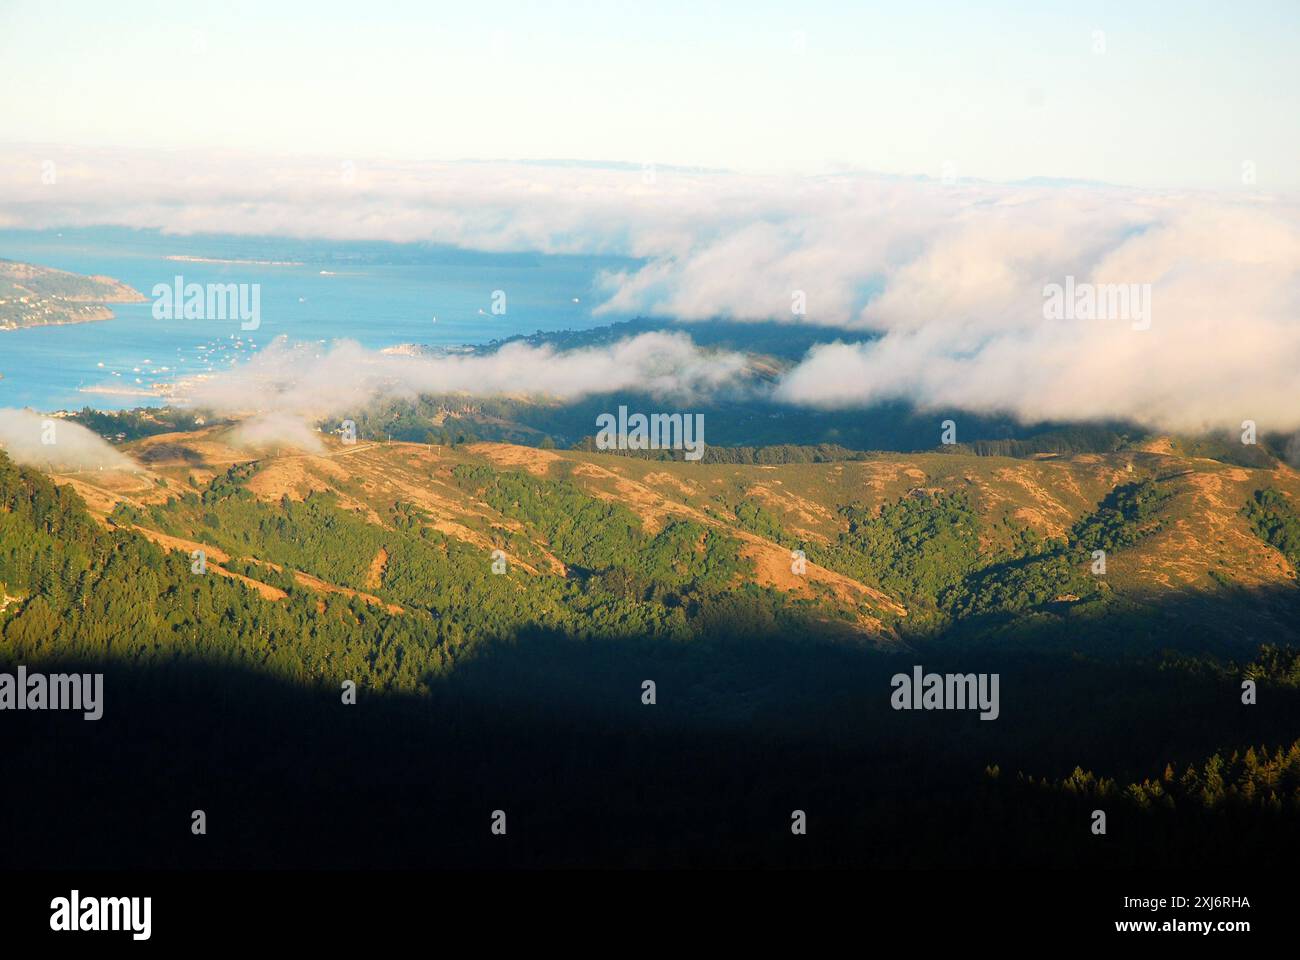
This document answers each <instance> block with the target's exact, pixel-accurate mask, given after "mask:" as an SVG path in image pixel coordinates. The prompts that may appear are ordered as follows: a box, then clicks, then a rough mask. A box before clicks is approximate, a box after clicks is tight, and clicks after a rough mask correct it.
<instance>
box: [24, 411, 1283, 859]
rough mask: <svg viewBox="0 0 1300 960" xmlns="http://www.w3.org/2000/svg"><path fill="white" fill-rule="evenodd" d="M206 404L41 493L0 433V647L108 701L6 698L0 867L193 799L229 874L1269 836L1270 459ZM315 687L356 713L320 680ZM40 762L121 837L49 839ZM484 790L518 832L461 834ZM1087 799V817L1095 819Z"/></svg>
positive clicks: (991, 850) (1279, 542) (104, 852)
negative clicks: (1245, 692) (769, 445)
mask: <svg viewBox="0 0 1300 960" xmlns="http://www.w3.org/2000/svg"><path fill="white" fill-rule="evenodd" d="M236 431H237V427H236V426H232V425H220V426H210V427H205V428H204V429H201V430H197V431H189V432H183V433H170V434H159V435H155V436H152V437H149V438H145V439H140V440H136V441H133V442H132V443H129V444H125V445H123V446H122V447H121V448H120V449H122V450H124V451H125V452H127V453H128V454H129V455H130V456H132V457H133V458H134V460H135V462H136V463H138V464H140V466H139V467H138V469H127V470H119V471H110V470H107V469H106V470H103V471H100V470H94V471H86V472H82V473H77V474H62V475H59V476H57V477H55V478H54V480H55V481H57V483H56V482H51V480H50V479H49V478H47V477H45V476H42V475H41V474H39V473H38V472H36V471H34V470H30V469H26V468H18V467H15V466H14V465H13V464H12V463H11V462H10V461H9V460H8V458H7V456H6V455H4V454H3V453H0V544H2V545H3V547H2V548H0V595H2V596H0V659H3V661H4V662H5V663H6V664H12V663H24V664H28V665H40V664H47V665H60V666H61V667H63V668H66V667H67V666H69V665H72V664H82V665H85V666H86V667H87V668H89V667H91V666H93V667H94V668H95V669H98V670H103V671H105V672H106V675H107V679H106V686H107V689H108V690H109V691H110V695H109V701H108V707H107V710H106V713H105V719H104V720H103V721H102V722H101V723H100V724H98V725H91V726H93V727H94V729H93V730H91V731H89V732H84V730H85V728H84V727H83V726H79V727H75V735H70V736H69V737H68V738H67V740H66V743H63V744H62V745H61V747H60V749H59V750H57V751H56V750H51V749H49V747H48V744H49V739H48V736H45V737H41V736H37V735H35V733H36V732H37V731H38V730H42V729H45V730H47V729H48V728H47V727H46V726H44V724H46V723H47V722H48V718H42V717H39V716H33V715H29V714H24V715H21V716H20V717H18V718H11V720H12V722H9V723H6V724H5V725H3V726H2V727H0V748H3V750H4V751H5V755H6V756H7V757H10V758H11V762H12V763H14V764H15V765H16V768H17V769H21V770H22V771H23V772H24V778H25V780H24V783H25V785H26V788H27V789H26V792H25V793H24V795H23V796H24V798H26V799H27V801H28V802H26V803H25V804H24V805H23V807H22V812H21V814H18V813H17V812H16V811H17V808H15V813H14V814H13V816H14V817H15V818H20V819H21V823H22V825H23V829H21V830H18V831H17V832H16V834H15V836H16V837H17V838H18V839H16V840H15V842H14V843H12V844H10V845H9V847H8V849H7V853H6V857H7V860H6V862H9V863H22V864H37V863H39V864H43V865H45V866H46V867H49V866H50V865H59V864H94V863H103V862H116V863H119V864H121V863H129V864H139V865H155V866H156V865H157V864H159V863H173V864H175V863H184V864H190V865H214V864H216V863H217V862H218V861H217V860H213V859H212V856H214V855H212V854H210V853H209V852H208V851H210V850H212V849H218V848H214V847H210V846H209V845H203V844H197V845H194V844H186V845H182V846H181V847H178V846H177V845H176V844H175V842H174V840H173V839H172V835H171V833H170V832H169V830H170V828H164V826H161V825H164V824H167V823H169V822H171V821H172V820H174V819H175V817H176V811H177V810H181V811H188V810H190V809H192V807H193V806H194V803H195V802H196V800H195V798H198V797H202V802H203V804H204V805H205V808H206V809H208V810H209V811H212V812H214V819H215V818H216V817H219V818H220V820H219V821H218V822H221V823H223V824H224V823H230V822H236V823H237V824H238V826H237V828H236V835H235V836H233V837H231V838H229V839H228V840H223V844H222V845H221V846H220V848H219V850H220V856H219V863H220V864H221V865H225V866H232V865H250V864H254V865H271V864H275V865H279V866H282V867H283V866H286V865H299V866H302V865H315V866H323V865H333V866H336V867H337V866H338V865H339V864H340V863H353V862H355V863H358V864H360V863H366V864H370V865H373V864H375V863H383V864H391V865H404V866H411V865H419V864H422V863H423V864H428V863H438V864H441V865H462V866H474V865H478V866H482V865H484V864H492V863H496V864H513V865H522V866H539V865H606V866H612V865H624V866H625V865H628V864H632V863H636V864H646V865H680V864H681V863H683V862H693V863H700V864H710V865H716V866H745V865H750V866H753V865H769V866H774V865H796V864H799V865H838V866H863V865H868V864H874V865H883V866H918V865H940V866H955V865H956V866H961V865H965V866H971V865H980V864H984V865H987V864H989V863H990V862H996V863H999V864H1003V865H1015V864H1038V865H1050V866H1062V865H1070V864H1088V865H1115V864H1138V863H1144V862H1149V858H1151V857H1152V856H1157V855H1158V856H1159V857H1160V858H1161V859H1160V862H1161V863H1168V864H1177V863H1195V864H1201V865H1204V864H1206V863H1252V864H1259V863H1284V862H1287V861H1289V860H1290V859H1292V858H1293V857H1294V854H1295V851H1296V850H1297V849H1300V836H1297V835H1296V831H1295V829H1294V827H1293V825H1294V823H1295V819H1294V817H1293V816H1290V815H1289V814H1290V812H1291V811H1294V810H1297V809H1300V745H1297V744H1296V743H1295V730H1296V722H1297V718H1298V717H1300V661H1298V660H1297V658H1296V656H1295V653H1294V651H1293V649H1287V648H1288V647H1292V646H1293V642H1294V636H1293V630H1292V628H1291V626H1290V624H1292V623H1294V613H1295V611H1296V605H1295V594H1296V592H1297V591H1296V587H1295V585H1294V583H1293V582H1292V570H1293V565H1294V563H1295V562H1296V560H1297V559H1298V558H1300V515H1297V513H1296V512H1294V511H1293V510H1292V508H1291V505H1292V504H1293V503H1294V502H1295V500H1294V498H1295V496H1296V494H1297V483H1296V477H1295V476H1294V474H1293V473H1292V472H1291V471H1289V470H1287V469H1285V468H1274V469H1270V470H1253V469H1246V468H1241V467H1236V466H1232V465H1225V464H1223V463H1220V462H1217V461H1211V460H1191V459H1188V458H1180V457H1176V456H1173V455H1170V454H1163V453H1154V452H1152V453H1129V454H1114V455H1104V456H1094V455H1082V456H1077V457H1065V458H1049V459H1039V460H1012V459H1007V458H998V457H976V456H972V455H967V454H941V453H931V454H922V455H903V456H900V455H896V454H880V455H874V456H872V457H871V458H869V459H867V460H863V461H853V462H832V463H823V464H787V465H784V466H779V467H778V466H770V465H728V464H681V463H670V462H655V461H643V460H635V459H631V458H626V457H615V456H609V455H603V454H601V455H594V454H589V453H584V452H578V451H543V450H535V449H532V448H524V447H515V446H509V445H503V444H479V443H475V444H465V445H457V446H454V447H448V446H441V447H440V446H425V445H421V444H412V443H364V442H363V443H358V444H356V445H351V446H345V445H343V444H341V443H338V442H337V441H336V440H335V439H334V438H332V437H328V436H322V437H321V446H320V448H319V449H318V450H317V451H315V452H313V453H310V454H308V453H303V452H297V451H290V450H284V451H279V452H277V451H274V450H271V451H262V452H252V451H248V450H245V449H241V448H240V447H239V446H237V445H236V444H235V443H234V442H233V441H235V439H236V438H237V433H236ZM1130 466H1132V469H1131V470H1130V469H1129V467H1130ZM1099 544H1100V545H1102V546H1101V547H1100V548H1101V549H1106V550H1107V551H1108V560H1109V563H1108V569H1107V573H1106V575H1105V577H1104V578H1098V577H1093V576H1092V575H1091V574H1090V573H1089V572H1087V571H1088V563H1089V557H1090V551H1091V549H1093V548H1094V547H1095V546H1097V545H1099ZM798 547H802V548H804V549H806V551H807V555H808V560H809V561H810V562H809V565H808V569H807V572H806V573H804V574H802V575H799V574H795V573H794V572H793V571H792V570H790V567H789V564H788V562H787V560H788V556H789V551H790V550H791V549H795V548H798ZM496 550H500V551H502V552H503V553H504V555H505V559H506V567H505V570H504V572H502V573H500V574H497V573H493V572H492V564H493V560H494V557H493V551H496ZM195 551H202V552H203V553H204V555H205V557H204V559H205V562H206V567H205V568H204V574H205V575H196V572H197V571H196V569H195V565H194V564H195V557H194V553H195ZM1264 641H1268V643H1263V642H1264ZM918 664H924V666H925V668H926V669H934V670H939V671H943V670H957V671H980V672H984V671H991V672H993V673H995V674H996V675H998V676H1000V678H1001V689H1002V700H1001V713H1000V716H999V719H998V722H994V723H986V722H983V721H982V720H981V719H980V718H979V717H978V716H976V715H974V714H972V713H970V712H966V711H960V710H958V711H938V712H935V713H929V714H924V713H923V714H917V713H912V712H899V711H896V710H893V709H891V707H890V701H891V698H890V688H891V681H890V678H891V676H892V675H894V674H895V673H896V672H898V671H911V670H912V669H913V668H914V666H915V665H918ZM1243 676H1249V677H1252V678H1254V679H1255V680H1256V681H1257V682H1258V683H1259V706H1258V707H1249V708H1246V707H1243V706H1242V702H1241V688H1240V681H1241V678H1242V677H1243ZM651 680H652V681H653V682H654V683H655V684H656V685H657V686H656V690H657V698H658V699H657V701H654V702H653V704H652V705H647V701H646V700H645V699H643V697H644V689H645V686H644V685H645V684H646V683H647V681H651ZM345 681H348V682H352V683H355V684H356V687H357V690H358V696H359V698H360V699H359V700H358V703H359V704H361V706H360V707H358V708H353V707H346V706H344V707H341V706H340V695H339V690H340V685H341V684H342V683H343V682H345ZM344 702H346V701H344ZM69 723H70V724H74V725H75V724H80V723H81V721H80V720H76V719H72V720H69ZM60 729H63V728H60ZM67 729H68V730H69V733H70V734H72V733H73V730H74V728H73V727H69V728H67ZM69 769H76V770H77V771H79V772H80V775H82V776H85V777H88V778H90V782H93V783H95V784H96V785H97V789H98V792H97V798H98V799H97V803H96V805H95V806H94V809H93V811H92V813H91V815H92V816H93V817H96V818H99V819H100V820H102V822H103V823H104V824H105V825H107V824H113V825H114V826H115V827H116V829H112V830H109V829H104V830H100V831H96V832H95V833H94V834H93V835H92V838H91V840H89V841H87V840H86V839H85V838H84V837H78V838H77V840H76V841H75V842H74V841H71V840H68V839H67V837H66V836H65V834H66V830H65V829H64V828H65V824H66V822H67V817H68V816H69V815H70V811H71V810H72V809H73V807H72V806H71V805H74V804H75V805H77V806H76V809H83V808H84V801H83V800H82V798H81V796H80V795H79V794H78V795H77V796H75V797H70V796H69V795H68V793H67V791H66V789H65V785H66V782H67V776H68V770H69ZM232 771H238V774H237V775H232ZM1093 771H1096V772H1093ZM499 804H504V805H505V806H507V807H509V809H510V810H511V816H512V818H515V817H518V818H519V819H518V820H517V821H516V820H512V822H517V823H518V824H519V825H520V827H521V833H522V834H523V835H524V836H525V837H526V838H527V839H526V840H525V842H523V843H520V844H518V845H516V846H512V847H510V848H509V849H507V848H504V847H500V846H496V847H485V846H481V845H479V844H478V843H477V842H475V841H473V840H472V839H467V837H466V834H465V830H464V828H463V826H462V824H463V823H464V822H465V818H466V817H478V816H480V815H481V812H482V810H485V809H491V806H494V805H499ZM1098 804H1102V805H1104V806H1105V807H1106V809H1107V810H1108V811H1109V812H1110V815H1111V824H1112V834H1113V836H1114V838H1115V841H1116V842H1114V843H1110V842H1108V843H1104V844H1099V843H1096V842H1089V841H1090V840H1091V839H1092V838H1091V837H1090V835H1089V833H1088V831H1087V830H1086V828H1085V827H1084V826H1083V825H1084V824H1086V820H1087V816H1088V813H1089V811H1091V810H1092V809H1094V808H1095V807H1096V806H1097V805H1098ZM795 806H798V807H799V808H800V809H807V810H809V811H810V816H811V817H815V818H816V819H815V821H814V822H815V823H816V825H817V826H816V832H815V833H814V834H813V837H814V838H815V839H813V840H812V842H810V843H809V844H806V845H804V844H796V845H794V846H791V845H790V844H789V842H788V841H789V833H788V830H787V829H786V828H785V826H784V824H786V823H788V817H789V811H790V809H791V808H792V807H795ZM1279 811H1282V812H1284V813H1286V814H1287V815H1286V816H1283V815H1281V814H1279ZM182 819H183V818H182ZM14 822H19V820H18V819H15V821H14ZM97 822H98V821H97ZM592 823H601V824H603V825H604V827H605V828H604V829H600V830H590V829H588V827H589V825H590V824H592ZM395 825H401V826H402V827H403V830H402V831H400V835H401V841H400V842H395V841H394V840H393V830H394V826H395ZM413 825H414V826H413ZM922 826H925V827H927V830H922V829H921V827H922ZM323 830H329V831H330V835H331V836H332V837H335V838H337V839H338V845H337V847H335V846H330V847H328V848H326V847H323V846H322V845H321V844H320V842H319V837H320V836H321V832H322V831H323ZM927 831H928V832H927ZM484 836H487V834H486V831H485V832H484ZM918 838H920V839H918ZM722 840H726V841H727V842H725V843H724V842H720V841H722ZM340 850H342V851H343V852H342V853H340V852H339V851H340Z"/></svg>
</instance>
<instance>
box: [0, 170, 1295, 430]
mask: <svg viewBox="0 0 1300 960" xmlns="http://www.w3.org/2000/svg"><path fill="white" fill-rule="evenodd" d="M50 155H51V151H49V150H45V149H40V150H37V149H24V148H18V147H11V148H6V149H5V150H4V151H0V225H9V226H30V227H53V226H60V225H67V224H86V223H111V224H124V225H129V226H136V227H158V228H162V229H164V230H169V231H176V232H193V231H200V230H201V231H214V232H231V233H257V234H289V235H297V236H311V237H336V238H354V239H385V240H394V241H425V242H434V243H446V244H454V245H458V246H462V247H467V248H473V249H480V250H489V251H502V250H532V251H540V252H551V253H597V254H622V255H627V256H631V257H636V258H641V259H643V260H644V265H642V266H640V267H637V268H633V269H629V270H626V271H623V272H618V273H614V274H612V275H608V276H605V277H604V278H603V290H604V292H605V296H606V299H605V301H604V302H603V303H602V304H598V305H597V307H596V309H597V312H598V313H600V312H604V313H608V314H626V313H654V314H663V315H670V316H673V317H675V318H677V319H679V320H683V321H697V322H698V321H707V320H709V319H712V318H716V317H727V318H733V319H741V320H762V319H774V320H781V321H787V322H804V321H807V322H814V323H819V324H827V325H832V326H838V327H841V328H844V329H845V330H851V331H854V332H858V333H864V332H871V333H874V334H877V335H879V338H880V339H879V340H878V341H876V342H874V343H872V344H868V345H857V346H849V347H846V346H838V347H836V346H822V347H819V348H817V349H815V350H814V351H813V352H812V353H811V354H810V356H809V357H808V358H807V359H806V360H805V362H804V363H803V364H801V365H800V366H799V367H798V368H797V369H795V370H793V371H792V372H790V373H789V375H788V376H787V377H786V378H785V379H784V380H783V381H782V383H781V384H780V385H779V387H778V391H777V395H778V396H779V397H780V398H781V399H784V400H787V401H789V402H792V403H799V404H811V405H824V406H841V407H842V406H855V405H861V404H867V403H872V402H875V401H878V400H885V399H895V398H901V399H907V400H910V401H913V402H915V403H917V404H919V405H921V406H922V407H932V408H945V409H946V408H964V409H971V410H980V411H1006V412H1010V413H1012V414H1014V415H1016V416H1018V417H1021V418H1023V419H1025V420H1038V419H1045V418H1060V419H1080V418H1093V417H1119V418H1131V419H1134V420H1137V421H1140V422H1142V423H1146V424H1150V425H1152V426H1155V427H1164V428H1170V429H1200V428H1202V427H1222V426H1231V425H1235V424H1239V423H1240V421H1241V420H1242V419H1247V418H1249V419H1254V420H1256V421H1258V422H1259V423H1260V425H1261V427H1262V428H1264V429H1269V428H1277V429H1293V428H1297V427H1300V403H1297V402H1296V398H1297V396H1300V392H1298V388H1300V379H1298V378H1300V205H1298V204H1297V202H1296V201H1295V200H1294V199H1293V198H1278V197H1270V196H1267V195H1264V194H1260V193H1255V192H1252V191H1250V190H1248V189H1246V188H1243V189H1242V190H1241V191H1240V192H1238V193H1235V194H1209V193H1170V192H1164V193H1161V192H1151V191H1138V190H1130V189H1123V188H1117V187H1106V186H1060V185H1041V184H1031V185H997V184H985V183H972V182H966V181H959V182H958V183H957V184H956V185H951V186H945V185H943V184H941V183H938V182H936V181H933V180H919V179H918V180H908V179H899V178H884V177H874V176H866V175H842V176H834V177H820V178H793V177H776V176H772V177H763V176H750V175H739V174H727V173H710V172H690V171H678V170H672V169H667V168H660V169H659V170H657V171H656V175H655V177H654V178H653V182H651V183H647V182H645V180H643V177H642V170H641V168H640V167H638V166H633V165H628V166H606V167H600V166H591V165H582V166H578V165H567V166H566V165H558V164H557V165H545V164H520V163H441V164H430V165H422V166H421V165H412V164H397V163H391V162H387V163H384V162H376V163H366V162H362V161H357V162H356V163H355V164H354V165H353V166H352V167H351V168H350V169H351V171H352V175H351V178H350V179H348V178H346V177H344V176H343V175H342V174H343V172H344V171H343V169H342V168H341V167H340V165H339V164H338V163H337V162H335V161H326V160H319V161H318V160H309V159H297V160H288V161H285V160H279V161H268V160H263V159H257V158H249V157H242V156H240V157H236V156H220V155H184V156H181V155H175V156H169V155H161V154H143V153H131V152H125V151H107V150H100V151H93V152H83V153H81V154H79V155H77V156H72V157H68V158H65V159H64V160H59V161H58V164H59V166H58V180H57V183H56V184H53V185H44V184H41V183H40V178H39V172H40V169H41V162H42V161H43V160H44V159H46V158H47V157H48V156H50ZM57 159H58V158H57V155H56V160H57ZM1066 276H1073V277H1075V278H1076V279H1077V280H1078V281H1079V282H1091V283H1136V284H1147V285H1150V288H1151V295H1152V323H1151V328H1150V329H1149V330H1144V331H1135V330H1132V329H1131V328H1130V327H1129V326H1128V325H1127V324H1125V323H1124V322H1122V321H1047V320H1044V319H1043V313H1042V303H1043V288H1044V286H1045V285H1046V284H1049V283H1061V282H1063V280H1064V278H1065V277H1066ZM795 291H803V292H804V294H805V295H806V298H807V315H806V316H795V315H794V314H792V312H791V305H792V297H793V295H794V292H795ZM656 343H657V346H655V347H654V348H653V349H651V348H650V347H648V346H646V345H644V344H643V345H641V346H637V347H621V348H619V349H620V350H622V351H623V353H621V354H617V355H616V354H615V352H614V351H597V352H594V353H590V354H586V355H581V356H574V357H569V356H567V355H559V354H557V355H546V356H540V357H539V356H532V355H528V354H524V353H521V352H519V351H520V350H522V349H523V348H522V347H512V348H508V349H507V350H505V351H503V352H502V354H501V355H500V356H499V357H497V358H475V359H473V360H464V359H460V360H457V359H454V358H453V359H449V360H442V361H439V362H438V363H437V364H436V365H432V366H430V365H426V366H421V367H417V366H402V365H400V364H397V363H395V362H391V361H392V358H384V359H377V358H374V357H368V356H366V355H365V354H364V351H360V349H359V348H356V347H347V346H341V347H336V348H335V349H333V350H331V351H330V352H329V353H328V354H327V355H325V356H323V357H321V358H315V357H311V358H300V361H295V363H298V362H301V363H303V364H306V365H307V366H306V367H305V368H304V369H311V370H312V371H314V372H313V373H312V375H311V376H312V378H315V379H314V381H313V382H310V383H309V382H306V381H304V380H303V379H302V378H298V379H297V381H296V382H295V383H291V384H286V383H282V384H281V385H280V386H278V387H276V388H275V389H276V390H278V392H279V396H278V401H279V402H280V403H282V404H286V405H288V406H290V407H295V406H315V405H319V403H321V402H325V401H331V402H332V401H333V400H334V399H337V403H338V404H341V405H342V406H344V407H352V406H354V405H355V403H356V402H357V401H358V399H359V398H360V397H361V396H362V395H366V394H368V393H373V392H374V391H375V390H376V389H396V390H417V389H449V390H455V389H466V390H473V391H478V392H485V391H499V392H510V393H527V392H545V393H548V394H552V395H556V396H573V395H578V394H581V393H583V392H592V391H596V390H606V389H629V388H631V387H632V386H634V385H636V384H638V383H640V382H641V381H639V380H638V379H637V378H646V379H647V380H648V381H650V385H651V386H655V383H656V378H666V382H667V383H668V384H669V385H670V386H673V387H674V388H675V387H679V386H687V387H690V388H693V389H707V388H709V387H710V386H711V385H713V384H712V379H714V378H712V377H711V375H710V373H709V371H710V369H711V365H713V364H716V363H720V362H724V361H719V360H718V359H717V358H713V357H709V358H704V359H701V358H699V357H695V358H693V355H692V353H691V347H690V345H689V344H688V343H687V342H685V341H679V342H677V343H676V345H667V344H665V343H664V342H656ZM287 349H288V348H287V347H281V348H278V349H277V350H276V351H275V352H273V353H272V355H271V357H270V358H268V359H267V360H264V361H261V367H259V366H258V365H257V364H256V363H255V364H254V365H252V366H250V368H249V369H248V370H247V371H245V372H244V374H242V375H248V376H259V375H267V376H271V377H272V379H274V376H273V375H274V373H275V370H276V369H277V365H282V364H284V363H286V362H287V354H286V353H285V351H286V350H287ZM640 350H649V351H650V352H651V353H655V352H656V351H657V353H656V355H657V356H661V357H663V356H667V357H668V358H669V360H668V361H666V362H668V368H662V369H670V370H671V372H669V373H663V372H662V369H661V367H659V366H656V364H657V363H658V362H659V361H655V362H654V363H651V362H649V361H648V360H647V359H646V357H645V356H643V355H642V354H640V353H638V351H640ZM665 351H666V352H665ZM674 351H675V352H674ZM674 363H676V364H679V366H676V367H674V366H673V364H674ZM724 363H725V364H730V366H726V365H724V366H722V367H719V368H718V369H719V375H718V377H717V378H716V379H717V380H718V381H719V382H727V381H729V380H731V379H732V378H734V376H735V374H736V372H737V369H738V367H737V364H739V363H740V361H739V360H738V359H736V358H732V359H730V360H727V361H725V362H724ZM325 383H338V384H339V387H338V390H337V391H329V390H326V389H323V387H322V385H323V384H325ZM206 389H209V390H211V391H220V390H221V389H223V387H222V386H220V385H219V384H214V385H212V386H211V387H209V388H206ZM257 389H258V390H259V391H265V389H267V385H266V383H262V384H261V385H260V386H258V387H257ZM331 393H333V395H334V396H333V397H331V396H330V394H331ZM259 396H260V394H259ZM232 399H235V400H238V399H239V398H238V396H235V397H233V398H232ZM309 401H310V402H309Z"/></svg>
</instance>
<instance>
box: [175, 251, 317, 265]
mask: <svg viewBox="0 0 1300 960" xmlns="http://www.w3.org/2000/svg"><path fill="white" fill-rule="evenodd" d="M163 259H164V260H174V261H178V262H180V263H229V264H239V265H242V266H254V267H305V266H306V264H305V263H304V262H302V261H301V260H224V259H222V258H220V257H187V256H182V255H180V254H171V255H170V256H166V257H163Z"/></svg>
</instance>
